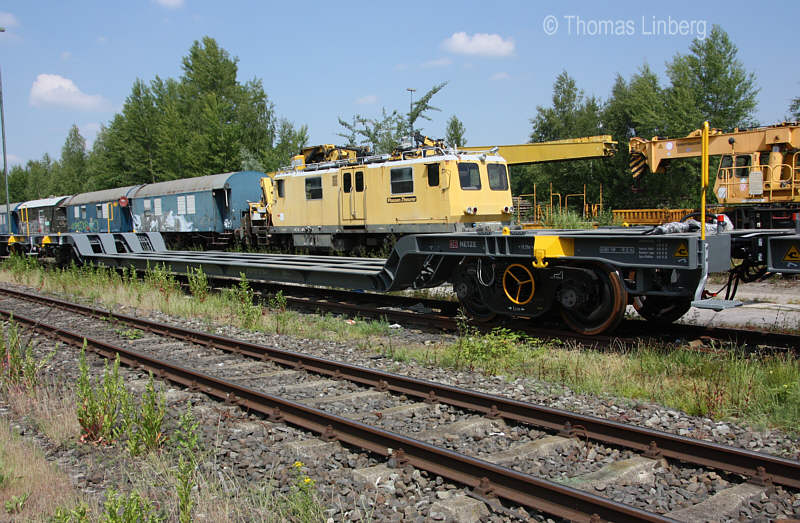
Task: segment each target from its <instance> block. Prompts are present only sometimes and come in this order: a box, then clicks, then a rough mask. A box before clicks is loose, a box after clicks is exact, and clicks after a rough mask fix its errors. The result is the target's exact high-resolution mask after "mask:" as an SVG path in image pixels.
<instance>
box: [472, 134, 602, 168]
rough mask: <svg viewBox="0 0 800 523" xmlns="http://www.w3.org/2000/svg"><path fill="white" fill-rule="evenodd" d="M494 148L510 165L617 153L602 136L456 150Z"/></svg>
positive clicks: (597, 156)
mask: <svg viewBox="0 0 800 523" xmlns="http://www.w3.org/2000/svg"><path fill="white" fill-rule="evenodd" d="M495 148H497V154H499V155H500V156H502V157H503V158H505V160H506V162H508V164H509V165H526V164H532V163H543V162H559V161H565V160H579V159H586V158H605V157H608V156H614V154H615V153H616V152H617V142H615V141H614V140H612V139H611V135H608V134H604V135H599V136H585V137H582V138H568V139H566V140H554V141H550V142H538V143H524V144H517V145H495V146H491V145H490V146H478V147H459V148H458V150H459V151H467V152H481V151H488V150H492V149H495Z"/></svg>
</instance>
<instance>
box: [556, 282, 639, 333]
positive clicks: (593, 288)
mask: <svg viewBox="0 0 800 523" xmlns="http://www.w3.org/2000/svg"><path fill="white" fill-rule="evenodd" d="M594 273H595V276H596V279H594V280H593V281H587V282H584V283H583V284H579V287H573V288H572V289H570V292H572V293H575V294H576V296H575V298H574V300H575V301H573V299H571V298H570V297H569V296H567V295H565V296H564V297H562V299H561V302H562V306H561V317H562V318H563V320H564V323H566V324H567V326H569V328H570V329H572V330H574V331H575V332H578V333H581V334H586V335H589V336H592V335H595V334H600V333H603V332H609V331H612V330H614V329H615V328H616V327H617V325H619V323H620V322H621V321H622V317H623V316H624V315H625V307H626V306H627V304H628V293H627V292H625V288H624V287H623V286H622V281H621V280H620V277H619V274H618V273H617V271H615V270H613V269H611V268H608V267H598V268H597V269H595V270H594ZM565 303H568V304H569V305H570V306H565Z"/></svg>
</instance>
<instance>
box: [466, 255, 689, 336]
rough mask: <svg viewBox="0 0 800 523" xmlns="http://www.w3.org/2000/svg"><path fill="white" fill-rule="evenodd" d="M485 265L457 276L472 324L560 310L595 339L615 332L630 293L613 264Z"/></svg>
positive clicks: (469, 263)
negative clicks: (598, 335)
mask: <svg viewBox="0 0 800 523" xmlns="http://www.w3.org/2000/svg"><path fill="white" fill-rule="evenodd" d="M486 265H488V263H486V262H485V261H484V262H483V266H481V264H480V263H478V262H477V261H472V260H465V261H463V262H462V263H461V265H459V266H458V267H457V269H456V271H455V273H454V278H453V286H454V290H455V292H456V294H457V295H458V299H459V302H460V303H461V306H462V307H463V309H464V311H465V312H466V314H467V315H468V316H469V317H470V318H471V319H472V320H474V321H477V322H482V323H485V322H490V321H493V320H494V319H495V318H496V317H497V316H498V314H501V315H509V313H511V314H513V315H515V316H520V317H529V318H536V317H538V316H541V315H543V314H544V313H545V312H548V311H550V310H553V308H557V309H558V310H559V312H560V314H561V318H562V319H563V321H564V323H566V324H567V326H568V327H569V328H570V329H572V330H574V331H575V332H578V333H580V334H584V335H595V334H600V333H604V332H611V331H613V330H614V329H615V328H616V327H617V326H618V325H619V323H620V322H621V321H622V318H623V317H624V315H625V308H626V306H627V305H628V293H627V292H626V290H625V286H624V285H623V282H622V279H621V277H620V275H619V273H618V272H617V271H616V270H615V269H614V268H612V267H610V266H607V265H604V264H600V263H592V264H586V265H585V266H565V267H558V266H550V267H546V268H536V267H533V266H531V264H530V263H525V262H522V261H520V262H516V261H515V262H511V263H506V264H500V263H495V264H493V265H492V267H491V268H487V267H486ZM651 308H652V307H651ZM684 312H685V311H684Z"/></svg>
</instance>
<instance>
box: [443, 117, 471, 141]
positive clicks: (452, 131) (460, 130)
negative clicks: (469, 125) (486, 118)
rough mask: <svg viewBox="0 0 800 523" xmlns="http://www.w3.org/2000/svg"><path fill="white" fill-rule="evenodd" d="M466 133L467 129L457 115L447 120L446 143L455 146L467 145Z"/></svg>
mask: <svg viewBox="0 0 800 523" xmlns="http://www.w3.org/2000/svg"><path fill="white" fill-rule="evenodd" d="M466 134H467V129H466V128H465V127H464V124H463V123H462V122H461V120H459V119H458V118H456V115H453V116H451V117H450V119H449V120H447V130H446V131H445V133H444V141H445V143H447V144H448V145H452V146H454V147H463V146H465V145H467V138H466V137H465V135H466Z"/></svg>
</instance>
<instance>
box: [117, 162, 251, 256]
mask: <svg viewBox="0 0 800 523" xmlns="http://www.w3.org/2000/svg"><path fill="white" fill-rule="evenodd" d="M264 176H266V175H265V174H264V173H262V172H259V171H240V172H232V173H224V174H212V175H209V176H198V177H195V178H184V179H181V180H171V181H168V182H159V183H153V184H147V185H144V186H142V187H141V188H139V189H138V190H137V191H136V193H135V194H134V195H133V198H132V202H133V206H132V219H133V229H134V231H136V232H160V233H162V234H163V235H164V236H165V239H166V240H167V241H168V242H169V243H171V244H173V245H175V244H178V243H204V244H205V245H207V246H219V247H223V246H227V244H228V243H229V242H230V241H231V240H232V239H233V231H234V230H235V229H236V228H237V227H239V225H240V223H241V216H242V213H244V212H248V210H249V206H248V202H250V201H258V200H259V199H260V198H261V186H260V185H259V182H260V181H261V178H262V177H264ZM185 233H192V234H188V235H187V234H185ZM187 236H188V238H187Z"/></svg>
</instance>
